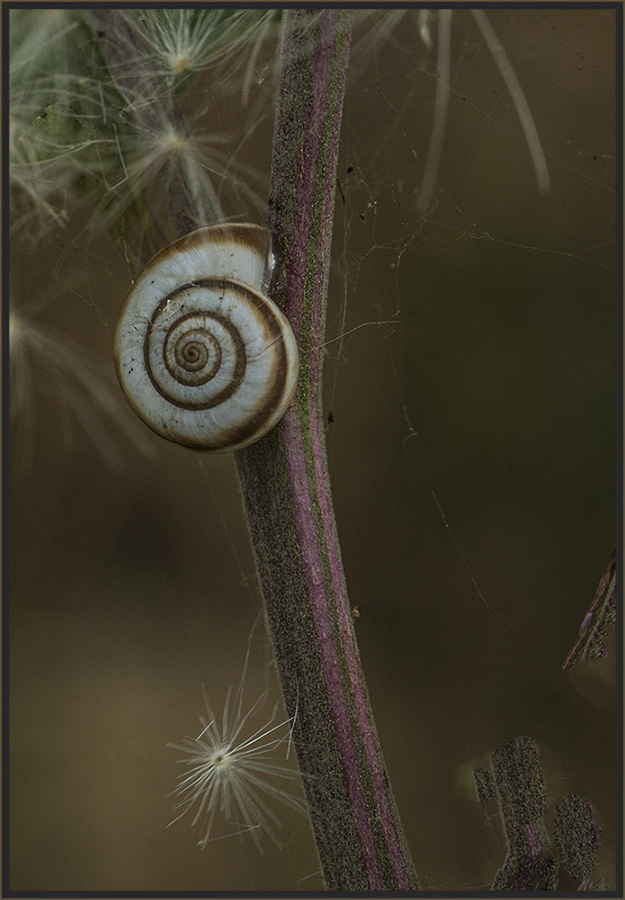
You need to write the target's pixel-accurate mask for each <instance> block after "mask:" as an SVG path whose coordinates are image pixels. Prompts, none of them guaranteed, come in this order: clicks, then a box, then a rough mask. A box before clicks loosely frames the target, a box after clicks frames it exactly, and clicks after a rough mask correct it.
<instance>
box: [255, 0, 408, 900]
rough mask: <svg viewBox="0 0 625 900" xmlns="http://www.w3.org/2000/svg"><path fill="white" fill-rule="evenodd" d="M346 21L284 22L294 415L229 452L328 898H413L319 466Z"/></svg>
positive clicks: (284, 292) (275, 218) (282, 284)
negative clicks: (364, 894)
mask: <svg viewBox="0 0 625 900" xmlns="http://www.w3.org/2000/svg"><path fill="white" fill-rule="evenodd" d="M351 20H352V15H351V13H349V12H346V11H341V10H323V11H322V12H317V11H303V10H302V11H294V12H286V13H285V17H284V31H283V54H282V74H281V84H280V94H279V102H278V112H277V121H276V131H275V137H274V164H273V172H272V182H271V190H270V201H269V224H270V226H271V228H272V231H273V234H274V240H275V247H276V252H277V256H278V262H279V265H278V270H277V273H276V276H275V278H274V284H273V286H272V296H273V297H274V299H275V300H276V302H277V303H278V304H279V305H281V306H282V308H283V309H285V311H286V313H287V316H288V317H289V320H290V322H291V324H292V327H293V330H294V333H295V336H296V338H297V341H298V344H299V348H300V366H301V375H300V383H299V386H298V392H297V395H296V398H295V402H294V405H293V407H292V409H291V410H289V411H288V412H287V414H286V416H285V417H284V420H283V422H282V424H281V426H278V427H277V428H275V429H274V430H273V431H272V432H271V433H270V434H269V435H267V436H266V437H265V438H264V439H263V440H262V441H259V442H258V443H257V444H255V445H252V446H251V447H248V448H246V449H245V450H242V451H240V452H239V453H237V462H238V468H239V474H240V478H241V484H242V488H243V493H244V496H245V500H246V505H247V510H248V520H249V523H250V530H251V534H252V540H253V543H254V547H255V550H256V556H257V563H258V570H259V576H260V580H261V585H262V589H263V596H264V599H265V604H266V611H267V619H268V623H269V627H270V631H271V633H272V636H273V641H274V649H275V654H276V662H277V667H278V671H279V674H280V679H281V683H282V687H283V692H284V696H285V702H286V706H287V711H288V713H289V715H291V716H292V717H293V718H294V742H295V747H296V751H297V755H298V761H299V765H300V770H301V772H302V775H303V780H304V787H305V789H306V793H307V797H308V802H309V808H310V813H311V821H312V824H313V829H314V832H315V838H316V841H317V847H318V850H319V855H320V859H321V863H322V868H323V874H324V878H325V881H326V885H327V887H328V889H330V890H403V891H406V890H414V889H418V879H417V876H416V872H415V870H414V866H413V863H412V860H411V858H410V854H409V852H408V849H407V846H406V841H405V838H404V836H403V832H402V830H401V825H400V822H399V816H398V813H397V808H396V805H395V801H394V798H393V795H392V791H391V788H390V785H389V782H388V777H387V774H386V769H385V765H384V760H383V757H382V752H381V749H380V744H379V740H378V736H377V732H376V728H375V723H374V720H373V715H372V712H371V707H370V704H369V698H368V694H367V689H366V685H365V681H364V677H363V673H362V670H361V666H360V659H359V654H358V648H357V645H356V640H355V635H354V630H353V623H352V616H351V612H350V609H351V607H350V603H349V600H348V597H347V590H346V586H345V578H344V574H343V566H342V562H341V555H340V549H339V544H338V539H337V533H336V526H335V520H334V511H333V506H332V498H331V492H330V483H329V477H328V469H327V459H326V448H325V433H324V420H323V410H322V404H321V376H322V362H323V345H324V335H325V313H326V297H327V276H328V269H329V261H330V246H331V236H332V216H333V209H334V187H335V183H336V167H337V157H338V141H339V130H340V121H341V112H342V104H343V96H344V90H345V75H346V70H347V63H348V56H349V40H350V34H351Z"/></svg>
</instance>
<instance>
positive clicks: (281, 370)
mask: <svg viewBox="0 0 625 900" xmlns="http://www.w3.org/2000/svg"><path fill="white" fill-rule="evenodd" d="M252 230H254V229H252ZM194 234H197V232H194ZM192 236H193V235H187V236H186V237H192ZM198 287H205V288H207V289H209V290H210V289H212V290H218V291H222V292H225V291H226V290H234V291H235V292H238V293H240V294H241V295H243V297H244V298H245V300H246V301H247V302H248V303H249V304H250V305H251V306H253V307H254V308H255V310H256V313H257V315H256V321H257V322H258V323H259V324H260V325H261V326H262V328H263V330H264V335H263V341H264V342H265V343H266V344H268V345H269V344H271V345H274V352H276V353H277V356H278V360H277V364H276V366H275V367H274V378H273V381H272V383H271V385H270V386H268V387H266V388H265V391H264V396H265V398H266V400H265V402H264V403H263V405H262V406H260V407H259V408H258V409H257V410H256V411H255V412H254V414H253V415H251V416H249V417H248V418H247V419H246V420H245V421H244V422H242V423H240V424H239V425H236V426H233V427H232V428H230V429H228V430H227V431H224V432H222V434H221V436H220V440H219V443H218V445H216V446H220V447H222V446H223V447H225V446H229V445H236V444H239V443H241V442H242V441H244V440H245V439H246V438H247V437H248V436H249V435H251V434H254V433H255V432H256V431H258V430H261V429H262V427H263V424H264V423H265V422H266V421H267V420H268V419H269V418H270V416H271V415H272V414H273V412H274V411H275V409H276V408H277V407H278V406H279V405H280V402H281V400H282V398H283V397H284V394H285V390H286V384H287V362H288V360H287V351H286V346H285V342H284V339H283V336H282V328H281V324H280V322H279V320H278V319H276V318H275V317H274V316H273V315H269V316H268V315H267V314H266V311H267V306H266V303H265V300H264V297H263V296H262V294H257V293H256V292H255V291H252V290H250V289H249V288H248V287H246V286H245V285H243V284H239V283H238V282H233V281H226V280H223V279H219V278H202V279H198V280H195V281H193V282H190V283H189V284H185V285H182V287H179V288H176V290H175V291H172V293H171V294H169V295H168V296H167V297H165V298H164V299H163V300H162V301H161V302H160V303H159V305H158V306H157V307H156V309H155V310H154V313H153V314H152V319H151V322H150V328H149V329H148V331H147V334H146V340H145V341H144V345H143V352H144V359H145V365H146V371H147V373H148V376H149V378H150V381H151V383H152V385H153V387H154V389H155V390H156V391H157V392H158V393H159V394H160V395H161V397H163V398H164V399H165V400H167V401H168V402H170V403H172V405H173V406H176V407H178V408H180V409H189V410H198V411H200V410H203V409H212V408H214V407H215V406H218V405H220V404H221V403H223V402H225V401H226V400H228V399H229V398H230V397H231V396H232V395H233V394H234V393H235V392H236V390H237V389H238V388H239V386H240V384H241V382H242V381H243V377H244V375H245V366H246V360H247V354H246V352H245V347H244V345H243V341H242V339H241V336H240V334H239V332H238V330H237V329H236V327H235V326H234V325H233V324H232V323H231V322H230V321H229V320H228V319H227V318H226V316H224V315H223V314H221V313H219V312H216V311H214V310H205V309H202V308H201V307H198V308H196V309H193V310H191V311H190V312H188V313H186V314H185V317H191V316H193V315H196V314H198V313H200V314H202V315H206V316H210V317H212V318H214V319H215V320H216V321H219V322H220V323H221V324H222V325H223V326H224V328H226V329H227V331H228V332H229V333H230V335H231V336H232V338H233V341H234V343H235V345H236V346H237V347H238V348H240V349H241V355H240V354H239V353H237V363H236V366H235V373H234V374H235V377H234V378H233V379H232V381H231V382H230V383H229V384H228V386H227V387H226V388H224V390H223V391H221V393H220V394H218V395H217V396H216V397H214V398H213V399H212V400H210V401H208V402H207V403H203V404H194V403H181V402H179V401H178V400H174V399H172V398H171V396H170V395H169V394H167V393H166V392H165V391H164V390H162V389H161V388H160V386H159V385H158V384H157V383H156V381H155V380H154V378H153V376H152V369H151V366H150V364H149V335H150V331H151V328H152V325H153V323H154V321H155V319H156V317H157V316H158V315H159V314H160V312H161V311H162V309H163V307H164V306H165V305H166V304H167V303H169V302H170V301H171V300H172V299H174V298H175V297H176V295H177V294H179V293H181V292H183V291H185V290H190V289H192V288H198ZM179 322H180V320H179V319H177V320H176V321H175V323H174V325H172V328H174V327H177V326H178V324H179ZM170 330H171V329H170ZM259 399H260V398H259ZM184 443H186V444H187V445H188V446H200V442H197V443H196V442H194V441H192V440H188V441H184Z"/></svg>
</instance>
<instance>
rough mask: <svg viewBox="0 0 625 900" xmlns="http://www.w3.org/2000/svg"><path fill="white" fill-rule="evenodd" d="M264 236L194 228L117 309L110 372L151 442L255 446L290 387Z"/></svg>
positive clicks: (293, 372) (286, 340)
mask: <svg viewBox="0 0 625 900" xmlns="http://www.w3.org/2000/svg"><path fill="white" fill-rule="evenodd" d="M273 265H274V257H273V253H272V250H271V235H270V233H269V232H268V231H267V230H266V229H264V228H260V227H258V226H256V225H241V224H235V225H228V226H222V225H215V226H208V227H205V228H200V229H199V230H198V231H193V232H191V233H190V234H187V235H185V236H184V237H181V238H180V239H179V240H177V241H175V242H174V243H173V244H171V245H170V246H169V247H165V249H164V250H161V251H160V252H159V253H157V254H156V256H155V257H154V258H153V259H152V260H151V261H150V262H149V263H148V265H147V266H146V268H145V269H144V270H143V272H142V273H141V275H140V276H139V278H138V279H137V281H136V283H135V285H134V287H133V288H132V290H131V291H130V293H129V294H128V296H127V297H126V300H125V302H124V305H123V308H122V312H121V316H120V320H119V324H118V326H117V333H116V336H115V364H116V367H117V374H118V377H119V381H120V383H121V386H122V388H123V390H124V393H125V394H126V397H127V398H128V401H129V402H130V405H131V406H132V407H133V409H134V410H135V412H136V413H137V414H138V415H139V416H140V418H142V419H143V421H144V422H145V423H146V425H148V426H149V427H150V428H151V429H152V430H153V431H155V432H156V433H157V434H160V435H162V436H163V437H165V438H167V439H168V440H170V441H175V442H177V443H179V444H184V445H186V446H187V447H195V448H198V449H203V450H213V451H217V452H219V451H226V450H237V449H239V448H241V447H245V446H246V445H247V444H251V443H253V442H254V441H257V440H258V439H259V438H261V437H262V436H263V435H264V434H266V433H267V432H268V431H269V429H270V428H272V427H273V426H274V425H275V424H276V423H277V422H278V421H279V420H280V419H281V418H282V416H283V415H284V413H285V412H286V410H287V408H288V406H289V404H290V403H291V400H292V398H293V394H294V393H295V387H296V383H297V373H298V353H297V344H296V342H295V337H294V336H293V332H292V331H291V327H290V325H289V323H288V321H287V319H286V317H285V316H284V315H283V313H282V312H281V311H280V310H279V309H278V307H277V306H276V304H275V303H274V302H273V301H272V300H270V299H269V297H268V296H267V295H266V291H267V288H268V286H269V281H270V279H271V273H272V270H273Z"/></svg>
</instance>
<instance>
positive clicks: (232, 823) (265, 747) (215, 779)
mask: <svg viewBox="0 0 625 900" xmlns="http://www.w3.org/2000/svg"><path fill="white" fill-rule="evenodd" d="M241 689H242V683H241V685H240V687H239V690H238V691H237V695H236V697H235V700H234V703H231V699H232V693H231V690H229V691H228V693H227V695H226V702H225V705H224V711H223V717H222V722H221V726H220V725H219V724H218V723H217V719H216V716H215V714H214V712H213V710H212V709H211V706H210V703H209V701H208V698H207V696H206V692H205V691H204V686H202V691H203V693H204V701H205V703H206V710H207V718H204V717H202V716H200V717H199V720H200V722H201V724H202V730H201V731H200V733H199V734H198V736H197V737H195V738H192V737H186V738H185V739H184V741H183V743H182V744H168V746H169V747H173V748H174V749H176V750H181V751H182V752H183V753H185V754H186V758H185V759H180V760H178V762H180V763H181V764H182V765H184V766H186V767H187V771H186V772H184V773H183V774H182V775H180V776H179V778H178V782H179V783H178V786H177V788H176V789H175V791H174V792H173V793H174V794H175V795H178V796H179V797H181V800H180V802H179V803H178V804H177V805H176V807H175V809H182V812H181V813H180V815H178V816H177V817H176V818H175V819H174V820H173V821H172V822H170V823H169V824H170V825H173V823H174V822H177V821H178V819H180V818H182V816H184V815H186V814H187V813H188V812H190V811H191V810H192V809H194V808H195V813H194V817H193V821H192V823H191V824H192V825H193V826H194V825H196V824H197V823H198V822H200V821H201V822H202V837H201V839H200V841H199V845H200V847H202V848H203V847H205V846H206V844H207V843H209V841H212V840H218V839H219V838H221V837H231V836H233V835H235V834H241V833H245V832H249V833H250V835H251V837H252V840H253V841H254V843H255V845H256V847H257V849H258V851H259V852H260V853H262V852H263V851H262V844H261V837H262V834H263V832H264V833H265V834H266V835H267V836H268V837H269V838H270V839H271V840H272V841H273V842H274V843H275V844H276V845H277V846H280V841H279V839H278V835H277V831H276V829H277V828H279V827H280V825H281V822H280V819H279V818H278V816H277V815H276V813H275V812H274V811H273V809H272V802H278V803H281V804H283V805H284V806H286V807H288V808H290V809H294V810H297V811H298V812H301V813H304V812H305V811H306V806H305V804H304V802H303V800H302V799H300V797H299V796H298V795H297V794H295V793H294V792H292V791H289V790H287V789H286V787H285V783H286V782H291V783H295V782H296V781H297V773H296V771H294V770H293V769H290V768H287V767H286V766H285V760H284V759H283V758H277V757H276V756H275V753H276V751H277V749H278V748H279V747H280V746H281V745H282V744H284V743H285V742H287V741H288V742H289V746H290V736H291V727H290V726H291V725H292V720H290V719H286V720H285V721H282V722H279V723H278V724H273V723H274V721H275V719H276V709H275V708H274V711H273V714H272V716H271V717H270V719H269V720H267V721H265V722H264V724H263V725H262V726H261V727H260V728H257V729H256V730H255V731H253V732H252V733H251V734H249V736H247V737H244V734H245V731H246V726H248V725H249V723H250V720H252V719H253V717H254V715H255V714H256V713H257V712H258V710H259V708H260V706H261V704H262V703H263V701H264V700H265V699H266V694H264V693H263V694H261V696H260V697H259V698H258V699H257V700H256V702H255V703H254V704H253V705H252V706H251V707H250V708H249V709H248V711H247V712H246V713H243V712H242V696H241ZM286 756H288V751H287V754H286ZM218 817H219V819H221V820H222V824H223V823H225V824H226V825H227V826H228V829H229V830H228V832H227V833H226V834H223V835H220V836H219V837H216V836H215V835H214V829H215V827H216V820H217V818H218Z"/></svg>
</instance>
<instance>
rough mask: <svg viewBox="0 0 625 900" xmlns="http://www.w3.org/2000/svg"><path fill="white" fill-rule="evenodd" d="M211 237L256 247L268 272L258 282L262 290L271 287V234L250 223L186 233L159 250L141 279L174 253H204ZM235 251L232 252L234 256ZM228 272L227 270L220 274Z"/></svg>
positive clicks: (216, 241)
mask: <svg viewBox="0 0 625 900" xmlns="http://www.w3.org/2000/svg"><path fill="white" fill-rule="evenodd" d="M207 240H210V242H211V244H213V245H216V244H224V245H225V244H233V245H236V247H238V246H239V245H240V246H241V247H243V248H244V249H245V250H246V251H249V250H250V249H252V250H254V251H255V252H256V253H257V254H258V257H259V259H262V260H263V261H264V265H265V271H264V277H263V283H262V284H258V285H256V287H257V288H258V289H259V290H261V289H264V288H266V287H268V286H269V284H268V282H269V280H270V276H271V266H272V250H271V246H272V245H271V233H270V232H269V231H268V230H267V229H266V228H261V226H260V225H248V224H245V223H236V222H233V223H232V224H231V225H205V226H204V227H202V228H198V229H197V230H196V231H191V232H189V234H184V235H183V236H182V237H179V238H178V239H177V240H175V241H174V242H173V243H172V244H169V245H168V246H167V247H163V249H162V250H159V251H158V253H156V254H155V255H154V256H153V257H152V259H151V260H150V261H149V262H148V264H147V265H146V267H145V268H144V270H143V271H142V273H141V279H143V278H146V277H148V278H149V277H150V275H151V272H152V269H154V268H156V267H157V266H158V265H160V263H161V262H162V260H163V259H167V258H168V257H169V256H170V255H173V254H175V253H178V252H179V251H180V250H197V251H199V252H201V251H202V250H204V249H205V246H206V241H207ZM234 255H235V252H233V253H232V254H231V256H234ZM220 274H224V273H220Z"/></svg>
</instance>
